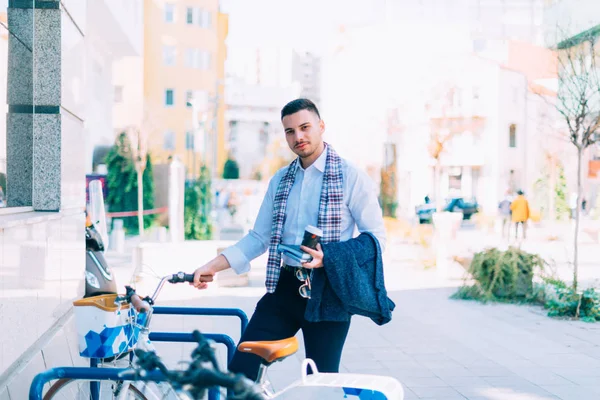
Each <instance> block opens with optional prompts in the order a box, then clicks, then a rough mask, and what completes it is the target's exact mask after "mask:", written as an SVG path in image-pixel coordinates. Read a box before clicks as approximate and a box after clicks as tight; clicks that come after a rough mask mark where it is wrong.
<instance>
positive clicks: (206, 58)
mask: <svg viewBox="0 0 600 400" xmlns="http://www.w3.org/2000/svg"><path fill="white" fill-rule="evenodd" d="M200 69H204V70H208V69H210V53H209V52H208V51H203V52H202V63H201V64H200Z"/></svg>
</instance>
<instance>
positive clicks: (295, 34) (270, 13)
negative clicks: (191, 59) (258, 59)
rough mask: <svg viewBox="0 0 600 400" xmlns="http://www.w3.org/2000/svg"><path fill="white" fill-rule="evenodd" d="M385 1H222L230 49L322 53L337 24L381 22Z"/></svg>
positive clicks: (337, 26)
mask: <svg viewBox="0 0 600 400" xmlns="http://www.w3.org/2000/svg"><path fill="white" fill-rule="evenodd" d="M384 7H385V0H368V1H365V0H302V1H298V0H251V1H250V0H222V4H221V9H222V11H223V12H225V13H227V14H229V36H228V45H230V46H237V47H243V46H249V47H261V46H271V47H292V48H294V49H296V50H307V51H313V52H316V53H322V52H324V51H325V50H326V47H327V45H328V40H327V38H328V37H329V34H330V33H332V32H335V31H336V30H338V28H339V26H340V25H341V24H347V25H355V24H368V23H373V22H375V21H378V20H379V21H381V20H383V15H384V12H383V10H384Z"/></svg>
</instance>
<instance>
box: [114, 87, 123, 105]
mask: <svg viewBox="0 0 600 400" xmlns="http://www.w3.org/2000/svg"><path fill="white" fill-rule="evenodd" d="M114 96H115V99H114V101H115V103H121V102H122V101H123V86H115V93H114Z"/></svg>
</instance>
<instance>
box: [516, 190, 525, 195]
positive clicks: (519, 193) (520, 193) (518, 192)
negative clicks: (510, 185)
mask: <svg viewBox="0 0 600 400" xmlns="http://www.w3.org/2000/svg"><path fill="white" fill-rule="evenodd" d="M517 194H518V195H519V196H522V195H524V194H525V193H523V191H522V190H517Z"/></svg>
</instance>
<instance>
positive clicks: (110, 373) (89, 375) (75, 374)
mask: <svg viewBox="0 0 600 400" xmlns="http://www.w3.org/2000/svg"><path fill="white" fill-rule="evenodd" d="M124 372H125V373H129V376H120V374H121V373H124ZM130 372H131V370H130V369H128V368H81V367H61V368H52V369H49V370H47V371H44V372H42V373H39V374H37V375H36V376H35V378H33V382H31V386H30V387H29V400H42V393H43V390H44V385H45V384H46V383H48V382H50V381H51V380H54V379H63V378H71V379H82V380H105V381H107V380H112V381H118V380H132V379H133V376H132V375H131V374H130ZM135 380H139V381H145V382H163V381H165V376H164V375H163V374H162V372H160V371H158V370H156V371H151V372H148V373H147V374H145V375H144V376H143V377H141V376H140V377H135ZM96 383H97V382H96Z"/></svg>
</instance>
